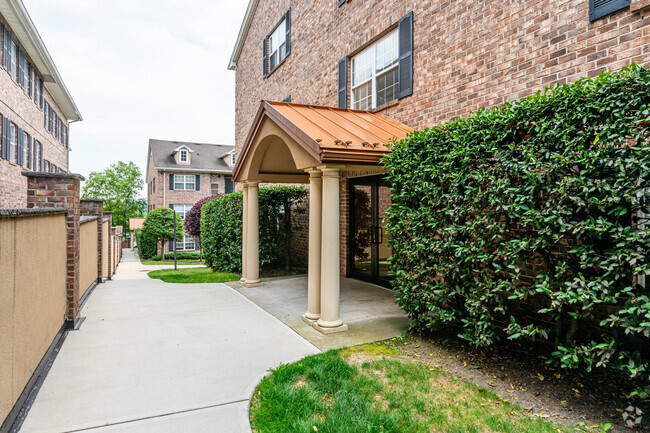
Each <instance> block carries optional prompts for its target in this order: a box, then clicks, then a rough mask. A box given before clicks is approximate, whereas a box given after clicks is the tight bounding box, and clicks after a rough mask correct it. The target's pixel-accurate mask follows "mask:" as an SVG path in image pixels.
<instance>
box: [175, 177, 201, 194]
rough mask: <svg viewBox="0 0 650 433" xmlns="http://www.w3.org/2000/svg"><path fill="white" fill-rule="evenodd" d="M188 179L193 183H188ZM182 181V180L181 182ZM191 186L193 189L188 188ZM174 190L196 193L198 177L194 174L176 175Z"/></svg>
mask: <svg viewBox="0 0 650 433" xmlns="http://www.w3.org/2000/svg"><path fill="white" fill-rule="evenodd" d="M188 178H190V179H191V183H190V182H189V181H188ZM179 179H182V180H179ZM178 185H183V187H182V188H178ZM190 185H191V188H188V186H190ZM174 190H175V191H196V176H195V175H193V174H175V175H174Z"/></svg>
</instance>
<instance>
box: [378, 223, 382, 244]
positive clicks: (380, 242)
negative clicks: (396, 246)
mask: <svg viewBox="0 0 650 433" xmlns="http://www.w3.org/2000/svg"><path fill="white" fill-rule="evenodd" d="M377 229H378V232H379V233H381V238H380V239H381V240H380V241H379V242H378V243H379V244H383V243H384V228H383V227H377Z"/></svg>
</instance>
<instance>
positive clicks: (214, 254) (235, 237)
mask: <svg viewBox="0 0 650 433" xmlns="http://www.w3.org/2000/svg"><path fill="white" fill-rule="evenodd" d="M307 193H308V189H307V188H305V187H302V186H273V187H264V188H260V189H259V218H260V219H259V227H260V237H259V242H260V269H278V268H287V269H288V268H291V267H293V266H294V265H295V264H297V263H299V262H300V261H301V258H300V257H297V256H296V254H295V253H296V252H295V251H294V250H293V248H292V240H293V239H294V236H296V235H300V233H296V231H297V230H298V231H300V228H299V227H296V225H295V224H294V223H293V222H292V215H296V214H300V213H304V212H305V211H306V208H305V206H304V204H305V202H306V199H307ZM242 202H243V193H242V192H241V191H238V192H235V193H232V194H226V195H224V196H223V197H217V198H215V199H213V200H210V201H208V202H207V203H205V204H204V205H203V207H202V208H201V241H202V246H203V254H204V259H205V263H206V264H207V265H208V266H210V267H211V268H212V269H214V270H215V271H221V272H241V254H242V250H241V246H242V218H243V208H242Z"/></svg>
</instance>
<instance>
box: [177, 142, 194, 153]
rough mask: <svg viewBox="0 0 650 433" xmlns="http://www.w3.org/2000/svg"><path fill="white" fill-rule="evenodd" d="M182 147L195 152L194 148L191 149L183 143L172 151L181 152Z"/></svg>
mask: <svg viewBox="0 0 650 433" xmlns="http://www.w3.org/2000/svg"><path fill="white" fill-rule="evenodd" d="M181 149H187V150H189V151H190V152H192V153H194V151H193V150H192V149H190V148H189V147H188V146H187V145H186V144H181V145H180V146H178V147H177V148H176V149H174V152H172V155H173V154H174V153H176V152H180V151H181Z"/></svg>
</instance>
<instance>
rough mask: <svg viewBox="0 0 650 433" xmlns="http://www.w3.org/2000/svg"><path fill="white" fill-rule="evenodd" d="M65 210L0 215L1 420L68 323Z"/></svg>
mask: <svg viewBox="0 0 650 433" xmlns="http://www.w3.org/2000/svg"><path fill="white" fill-rule="evenodd" d="M65 303H66V222H65V215H64V214H53V215H38V216H24V217H18V218H0V336H1V337H0V420H2V419H5V418H6V417H7V415H8V414H9V412H10V411H11V408H12V407H13V405H14V403H15V402H16V400H17V399H18V397H19V396H20V394H21V392H22V391H23V389H24V387H25V385H26V384H27V382H28V381H29V379H30V377H31V376H32V373H33V371H34V370H35V369H36V367H37V366H38V363H39V362H40V360H41V359H42V357H43V355H45V352H46V351H47V349H48V347H49V346H50V344H52V341H53V340H54V337H55V336H56V334H57V332H58V331H59V329H60V328H61V326H62V325H63V323H64V318H65V305H66V304H65Z"/></svg>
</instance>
